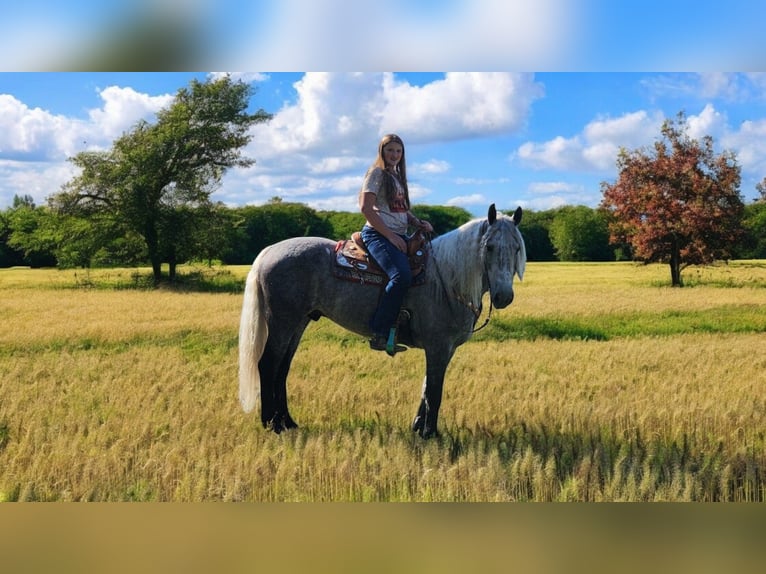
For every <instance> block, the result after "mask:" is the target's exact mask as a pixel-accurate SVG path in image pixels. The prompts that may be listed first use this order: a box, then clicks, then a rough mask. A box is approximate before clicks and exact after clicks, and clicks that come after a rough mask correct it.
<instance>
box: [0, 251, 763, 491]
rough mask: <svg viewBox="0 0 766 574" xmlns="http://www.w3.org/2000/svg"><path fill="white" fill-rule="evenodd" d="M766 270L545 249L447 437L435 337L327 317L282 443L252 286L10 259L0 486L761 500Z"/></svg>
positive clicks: (456, 391)
mask: <svg viewBox="0 0 766 574" xmlns="http://www.w3.org/2000/svg"><path fill="white" fill-rule="evenodd" d="M764 269H765V268H764V266H761V265H760V264H757V263H749V264H739V263H738V264H732V265H729V266H728V267H719V268H714V269H705V270H700V271H695V270H691V271H687V277H691V278H692V279H693V281H692V282H691V283H692V286H691V287H689V288H685V289H680V290H678V289H670V288H668V287H665V286H664V281H665V280H666V278H665V275H666V270H665V268H663V267H655V266H649V267H636V266H633V265H630V264H601V265H591V264H581V265H570V264H530V266H529V269H528V272H527V275H526V276H525V281H524V283H522V284H520V285H519V286H518V287H517V296H516V301H515V302H514V304H513V305H512V306H511V307H509V308H507V309H505V310H503V311H500V312H498V311H495V313H494V315H493V319H492V322H491V324H490V327H488V328H487V329H485V330H484V331H482V332H481V333H479V334H478V335H477V336H476V337H475V339H474V340H473V341H472V342H470V343H468V344H466V345H465V346H463V347H462V348H461V349H460V350H459V351H458V353H457V354H456V356H455V359H454V360H453V363H452V364H451V366H450V370H449V371H448V374H447V383H446V387H445V394H444V402H443V406H442V415H441V419H440V425H441V436H440V437H439V438H437V439H435V440H431V441H423V440H421V439H419V438H418V437H417V436H416V435H414V434H413V433H411V432H410V431H409V428H408V426H409V423H410V421H411V419H412V416H413V415H414V411H415V408H416V406H417V402H418V399H419V393H420V386H421V382H422V377H423V372H424V358H423V355H422V352H420V351H417V350H412V351H410V352H408V353H405V354H403V355H397V357H395V358H394V359H391V358H389V357H387V356H385V355H384V354H376V353H372V352H370V351H369V350H368V349H367V347H366V344H365V342H364V341H363V340H362V339H361V338H360V337H358V336H356V335H353V334H349V333H346V332H345V331H343V330H341V329H340V328H338V327H336V326H335V325H333V324H331V323H329V322H328V321H326V320H322V321H319V322H318V323H315V324H312V325H311V326H310V328H309V331H308V332H307V334H306V336H305V338H304V341H303V342H302V345H301V347H300V348H299V351H298V353H297V355H296V358H295V361H294V364H293V369H292V372H291V377H290V379H289V386H288V392H289V398H290V405H291V411H292V413H293V416H294V417H295V418H296V420H297V421H298V423H299V424H300V425H301V427H300V428H299V429H297V430H294V431H290V432H286V433H283V434H281V435H279V436H277V435H273V434H271V433H268V432H266V431H265V430H264V429H263V428H262V427H261V426H260V423H259V420H258V416H257V415H255V416H251V415H244V414H243V413H242V412H241V410H240V409H239V406H238V402H237V390H236V370H237V365H236V360H237V359H236V357H237V352H236V345H237V324H238V319H239V311H240V305H241V296H239V295H237V294H225V293H219V294H215V293H193V292H183V293H179V292H173V291H151V290H109V289H94V288H84V285H87V286H92V285H93V284H97V283H98V282H99V281H100V282H107V283H108V281H109V279H108V278H107V279H104V278H102V277H100V276H98V274H96V276H94V277H90V278H89V281H88V282H87V284H84V283H83V282H82V281H81V280H80V278H79V277H75V276H74V275H73V274H72V272H68V273H64V274H61V272H50V271H35V270H0V320H1V321H2V324H3V327H4V328H3V329H2V330H1V331H0V499H2V500H99V501H100V500H162V501H165V500H175V501H203V500H245V501H272V500H273V501H303V500H305V501H308V500H311V501H342V500H354V501H366V500H385V501H389V500H396V501H431V500H439V501H441V500H460V501H463V500H465V501H514V500H530V501H533V500H534V501H536V500H541V501H542V500H595V501H598V500H736V501H747V500H763V499H764V498H765V497H766V487H764V476H763V473H764V468H766V466H765V464H766V444H765V442H764V431H765V430H766V408H764V407H766V392H765V391H766V377H764V372H765V370H766V357H765V356H764V355H763V348H764V343H766V334H764V333H766V311H765V310H764V309H766V306H765V305H766V271H765V270H764ZM231 272H232V273H233V275H234V276H235V277H238V278H243V277H244V274H245V273H246V268H236V269H232V270H231ZM94 273H95V272H94ZM104 273H107V272H104ZM108 273H111V274H112V275H111V276H110V277H114V276H115V274H117V273H118V272H115V271H110V272H108ZM689 273H692V275H689Z"/></svg>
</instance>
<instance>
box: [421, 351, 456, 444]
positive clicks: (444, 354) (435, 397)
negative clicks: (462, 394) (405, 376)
mask: <svg viewBox="0 0 766 574" xmlns="http://www.w3.org/2000/svg"><path fill="white" fill-rule="evenodd" d="M454 352H455V351H454V349H439V350H430V349H426V377H425V379H424V380H423V396H422V398H421V399H420V406H419V407H418V412H417V414H416V415H415V420H414V421H412V430H413V431H414V432H416V433H418V434H419V435H420V436H421V437H423V438H430V437H432V436H435V435H437V434H438V432H437V430H436V424H437V422H438V420H439V407H440V406H441V403H442V392H443V390H444V375H445V373H446V372H447V365H448V364H449V362H450V359H451V358H452V355H453V353H454Z"/></svg>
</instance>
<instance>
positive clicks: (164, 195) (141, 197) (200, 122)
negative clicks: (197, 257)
mask: <svg viewBox="0 0 766 574" xmlns="http://www.w3.org/2000/svg"><path fill="white" fill-rule="evenodd" d="M251 94H252V89H251V88H250V86H249V85H247V84H245V83H243V82H239V81H237V82H235V81H233V80H232V79H231V78H230V77H228V76H226V77H222V78H219V79H215V80H209V81H207V82H199V81H197V80H192V82H191V84H190V86H189V87H188V88H182V89H180V90H179V91H178V92H177V94H176V96H175V98H174V99H173V102H172V103H171V104H170V106H169V107H167V108H165V109H163V110H161V111H160V112H158V114H157V121H156V123H154V124H150V123H148V122H146V121H141V122H139V123H138V124H136V126H135V127H134V128H133V129H132V130H130V131H129V132H127V133H125V134H124V135H122V136H121V137H120V138H118V139H117V140H116V141H115V142H114V143H113V146H112V149H111V150H109V151H106V152H92V151H89V152H81V153H79V154H77V155H76V156H74V157H73V158H71V161H72V162H73V163H74V164H75V165H76V166H77V167H78V168H80V170H81V173H80V175H78V176H77V177H75V178H74V179H73V180H71V181H70V182H68V183H67V184H66V185H65V186H64V189H63V191H62V192H61V193H59V194H58V195H56V196H54V197H53V198H52V199H51V205H52V206H54V207H55V208H56V209H57V210H59V211H60V212H63V213H68V214H84V215H88V214H94V213H106V214H109V215H110V216H111V217H112V218H113V220H114V221H119V222H120V223H121V224H122V225H124V226H125V227H126V229H128V230H129V231H130V232H132V233H135V234H136V235H138V236H140V237H141V238H142V239H143V241H144V243H145V245H146V253H147V256H148V258H149V261H150V262H151V265H152V272H153V276H154V281H155V284H157V283H159V282H160V281H161V278H162V272H161V266H162V263H163V262H167V263H168V264H169V270H170V271H169V275H170V279H171V280H173V279H174V278H175V271H176V265H177V264H178V263H179V262H181V261H183V258H184V257H188V256H189V255H190V254H191V252H192V249H191V244H190V241H192V239H191V238H192V237H193V236H194V230H195V229H196V228H198V227H199V226H204V225H207V222H208V220H206V219H205V218H198V217H193V216H192V214H193V213H194V212H195V209H198V208H204V209H209V208H210V194H211V193H212V191H213V190H214V189H215V188H216V186H218V185H219V184H220V181H221V178H222V176H223V174H224V173H225V172H226V170H228V169H229V168H232V167H247V166H250V165H252V164H253V163H254V160H252V159H249V158H245V157H243V156H242V155H241V149H242V148H243V147H244V146H245V145H246V144H247V143H248V142H249V141H250V135H249V133H248V131H249V128H250V127H251V126H252V125H254V124H256V123H259V122H264V121H267V120H268V119H270V118H271V116H270V114H267V113H266V112H264V111H263V110H259V111H257V112H255V113H249V112H248V111H247V108H248V105H249V98H250V96H251Z"/></svg>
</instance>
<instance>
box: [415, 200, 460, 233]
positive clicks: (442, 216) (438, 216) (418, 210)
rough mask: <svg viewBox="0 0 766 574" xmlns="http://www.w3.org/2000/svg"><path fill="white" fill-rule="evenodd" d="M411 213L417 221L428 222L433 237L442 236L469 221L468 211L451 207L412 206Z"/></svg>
mask: <svg viewBox="0 0 766 574" xmlns="http://www.w3.org/2000/svg"><path fill="white" fill-rule="evenodd" d="M412 213H413V214H414V215H415V217H417V218H418V219H425V220H426V221H428V222H429V223H430V224H431V226H432V227H433V228H434V235H444V234H445V233H447V232H448V231H452V230H453V229H456V228H458V227H460V226H461V225H463V224H464V223H466V222H467V221H468V220H470V219H471V214H470V213H469V212H468V211H466V210H465V209H463V208H462V207H455V206H451V205H413V206H412Z"/></svg>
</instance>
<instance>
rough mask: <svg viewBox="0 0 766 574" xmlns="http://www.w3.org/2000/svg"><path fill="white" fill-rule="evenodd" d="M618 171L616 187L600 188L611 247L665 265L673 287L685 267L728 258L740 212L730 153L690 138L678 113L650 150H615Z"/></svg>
mask: <svg viewBox="0 0 766 574" xmlns="http://www.w3.org/2000/svg"><path fill="white" fill-rule="evenodd" d="M617 167H618V170H619V176H618V179H617V181H616V182H615V183H613V184H609V183H606V182H603V183H602V184H601V188H602V192H603V200H602V206H603V207H604V208H605V209H606V210H608V211H609V212H610V213H611V216H612V218H613V219H612V223H611V225H610V231H611V237H612V240H613V241H614V242H626V243H629V244H630V245H631V247H632V250H633V255H634V257H635V258H637V259H638V260H641V261H644V262H647V263H650V262H662V263H667V264H668V265H669V266H670V275H671V282H672V285H673V286H674V287H680V286H681V285H682V284H683V283H682V280H681V271H682V270H683V269H684V268H685V267H687V266H689V265H699V264H707V263H711V262H712V261H714V260H715V259H725V258H728V257H730V256H731V250H732V247H733V246H734V245H735V244H736V241H737V238H738V236H739V234H740V233H741V218H742V211H743V207H744V205H743V202H742V198H741V197H740V194H739V184H740V168H739V165H738V164H737V160H736V156H735V155H734V154H733V152H728V151H726V152H723V153H721V154H715V153H714V151H713V139H712V138H711V137H710V136H705V137H703V138H702V140H701V141H697V140H695V139H692V138H691V137H689V135H688V133H687V123H686V118H685V116H684V114H683V113H679V114H678V118H677V120H676V121H671V120H666V121H665V122H664V123H663V126H662V138H661V139H659V140H658V141H657V142H656V143H655V144H654V147H653V149H648V150H647V149H639V150H634V151H628V150H626V149H622V150H620V153H619V156H618V158H617Z"/></svg>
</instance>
